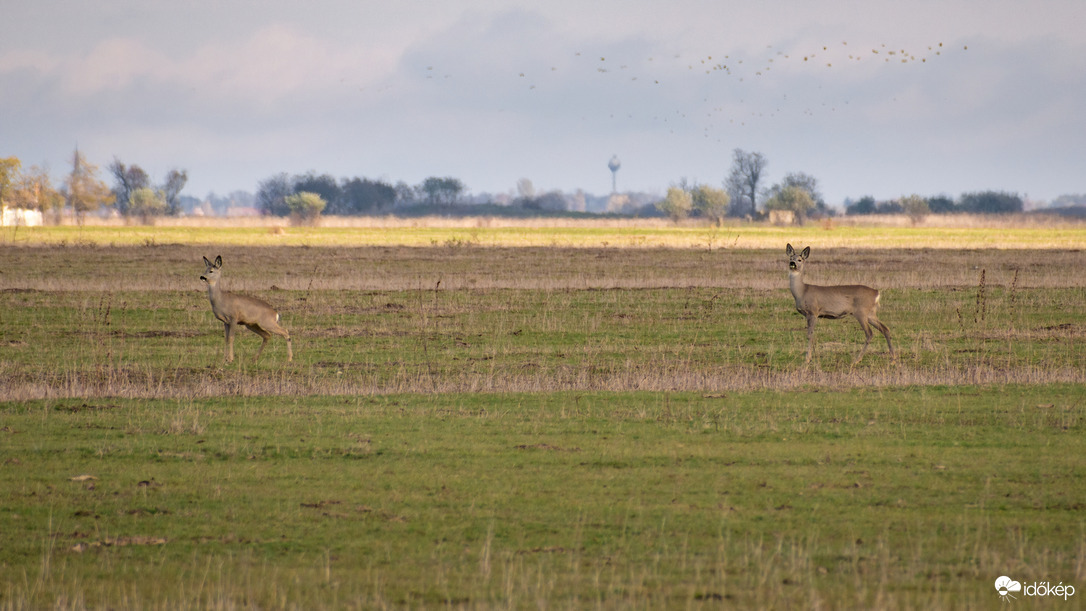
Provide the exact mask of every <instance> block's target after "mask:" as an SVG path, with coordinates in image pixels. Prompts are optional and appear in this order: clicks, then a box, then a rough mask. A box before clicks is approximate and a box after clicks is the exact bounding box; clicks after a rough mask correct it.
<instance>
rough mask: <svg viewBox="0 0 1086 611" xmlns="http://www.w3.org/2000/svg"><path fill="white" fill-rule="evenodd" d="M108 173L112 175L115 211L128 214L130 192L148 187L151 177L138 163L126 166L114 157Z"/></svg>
mask: <svg viewBox="0 0 1086 611" xmlns="http://www.w3.org/2000/svg"><path fill="white" fill-rule="evenodd" d="M109 173H110V174H112V175H113V183H114V186H113V196H114V198H115V204H116V206H117V212H120V213H121V214H122V215H124V216H128V207H129V205H130V203H131V201H132V194H133V193H135V192H136V191H139V190H140V189H146V188H148V187H150V186H151V177H150V176H148V175H147V172H144V171H143V168H141V167H139V166H138V165H136V164H132V165H130V166H126V165H125V164H124V163H123V162H122V161H121V160H120V159H117V158H116V157H114V158H113V163H111V164H109Z"/></svg>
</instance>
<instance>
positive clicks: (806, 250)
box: [800, 246, 811, 259]
mask: <svg viewBox="0 0 1086 611" xmlns="http://www.w3.org/2000/svg"><path fill="white" fill-rule="evenodd" d="M809 256H811V247H810V246H808V247H807V248H804V249H803V252H802V253H800V257H801V258H803V259H806V258H807V257H809Z"/></svg>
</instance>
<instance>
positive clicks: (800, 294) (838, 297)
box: [785, 244, 896, 365]
mask: <svg viewBox="0 0 1086 611" xmlns="http://www.w3.org/2000/svg"><path fill="white" fill-rule="evenodd" d="M785 252H786V253H788V287H789V288H790V289H792V296H793V297H795V298H796V309H797V310H799V313H800V314H803V315H804V316H806V317H807V363H808V364H810V362H811V354H812V353H813V352H814V328H815V322H816V321H817V320H818V319H819V318H841V317H842V316H848V315H849V314H852V315H853V316H855V317H856V320H858V321H860V327H861V328H862V329H863V330H864V335H865V336H867V341H865V342H864V347H863V349H862V350H860V355H859V356H857V357H856V360H854V361H852V364H853V365H855V364H856V363H859V362H860V359H862V358H863V357H864V353H866V352H867V346H868V344H870V343H871V335H872V331H871V327H875V328H876V329H878V330H879V331H881V332H882V334H883V335H884V336H885V337H886V346H887V347H888V348H890V358H891V359H893V358H896V357H895V356H894V345H893V343H891V342H890V329H887V328H886V325H884V324H882V323H881V322H879V319H878V318H876V317H875V311H876V310H878V308H879V292H878V291H876V290H875V289H873V288H871V287H869V286H863V285H859V284H849V285H842V286H816V285H814V284H807V283H805V282H804V281H803V262H804V261H806V260H807V257H808V256H810V254H811V247H810V246H808V247H807V248H804V249H803V252H802V253H797V252H796V251H795V250H794V249H793V248H792V245H791V244H789V245H788V248H787V249H786V250H785Z"/></svg>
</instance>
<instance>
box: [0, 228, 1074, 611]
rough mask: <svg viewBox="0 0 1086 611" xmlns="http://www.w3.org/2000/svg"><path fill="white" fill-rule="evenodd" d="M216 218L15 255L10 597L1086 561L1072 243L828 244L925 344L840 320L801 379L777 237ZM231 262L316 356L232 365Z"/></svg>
mask: <svg viewBox="0 0 1086 611" xmlns="http://www.w3.org/2000/svg"><path fill="white" fill-rule="evenodd" d="M24 229H25V228H24ZM112 231H116V230H112ZM133 231H137V230H133ZM262 231H264V232H265V233H264V234H262V235H267V236H273V234H267V233H266V230H262ZM291 231H294V230H293V229H290V230H288V232H291ZM306 231H314V232H315V234H314V235H318V236H320V235H323V234H327V236H329V237H328V239H329V240H341V239H344V238H341V237H338V235H337V231H333V230H324V229H321V230H306ZM803 231H807V230H803ZM167 233H168V232H167ZM161 235H166V234H161ZM216 235H217V236H218V237H219V238H221V239H225V240H226V241H225V242H223V243H214V244H205V243H203V242H194V243H188V242H185V241H184V240H185V239H187V238H178V240H177V241H178V242H179V243H178V244H174V245H169V244H167V239H166V238H163V239H162V240H157V241H156V242H155V243H154V244H142V245H138V246H103V245H95V244H89V243H83V242H76V241H72V242H69V243H68V244H67V245H65V246H52V247H47V246H42V245H41V244H37V245H22V244H21V243H18V244H11V243H7V244H0V380H3V384H0V498H3V502H2V503H0V609H8V608H42V607H57V608H83V607H92V608H104V607H110V608H170V609H174V608H221V609H229V608H285V607H290V608H367V609H368V608H382V607H396V608H403V607H408V608H419V607H458V608H460V607H463V608H493V607H508V608H525V607H545V608H583V607H600V608H615V609H617V608H623V609H625V608H631V607H633V608H690V607H700V606H703V605H713V606H720V605H721V604H723V605H725V606H728V607H737V608H782V607H822V608H910V609H911V608H947V609H949V608H970V607H974V608H977V607H981V608H991V607H993V606H995V605H996V604H998V596H997V595H996V594H995V590H994V588H993V587H992V584H993V582H994V580H995V579H996V577H999V576H1000V575H1010V576H1011V577H1013V578H1014V579H1016V580H1019V581H1021V582H1022V583H1023V584H1025V583H1032V582H1034V581H1049V582H1052V583H1053V584H1055V583H1058V582H1060V581H1062V582H1063V583H1064V584H1073V585H1075V587H1079V586H1080V585H1082V584H1083V581H1084V577H1086V519H1084V518H1083V517H1082V516H1083V512H1082V509H1083V507H1086V492H1084V489H1083V487H1082V486H1081V480H1082V477H1083V475H1086V473H1084V471H1086V458H1084V457H1086V453H1084V451H1083V450H1084V449H1086V448H1083V445H1084V443H1086V442H1084V441H1083V440H1084V439H1086V437H1084V436H1083V433H1084V430H1083V427H1084V419H1083V418H1084V416H1086V401H1084V399H1086V392H1083V388H1084V386H1083V384H1084V382H1086V370H1084V368H1083V363H1086V344H1084V342H1083V341H1082V337H1083V334H1082V332H1083V330H1084V329H1086V312H1084V311H1083V310H1082V307H1081V304H1082V303H1083V301H1084V298H1086V279H1084V277H1083V276H1082V275H1081V274H1075V273H1072V272H1070V271H1069V270H1075V269H1077V268H1078V267H1079V266H1080V265H1081V261H1080V259H1081V253H1080V252H1077V251H1075V250H1074V249H1033V250H1030V249H1022V250H970V249H954V250H947V249H902V248H897V247H895V248H890V249H882V248H879V247H878V246H881V245H882V244H883V243H882V242H879V241H877V240H874V238H873V237H872V236H868V239H870V240H872V244H874V245H875V246H876V247H875V248H871V247H857V248H852V247H849V248H831V247H824V246H823V247H817V248H814V249H813V250H814V252H813V254H812V258H811V264H810V265H811V267H810V270H809V274H810V277H809V281H812V282H817V283H821V284H834V283H845V282H863V283H867V284H871V285H874V286H876V287H878V288H880V289H883V296H882V302H881V303H882V308H881V310H880V318H881V319H882V320H883V321H885V322H886V323H887V324H888V325H889V327H890V329H891V331H892V332H893V334H894V341H895V347H896V348H897V349H898V352H899V359H898V360H897V361H896V362H895V361H892V360H890V359H889V355H888V354H887V352H886V346H885V343H884V342H883V341H882V339H881V337H880V336H876V337H875V338H874V339H873V342H872V350H871V351H869V353H868V355H867V356H866V357H865V359H864V360H863V361H862V362H861V363H860V364H859V365H858V366H856V367H854V368H850V367H849V362H850V361H851V358H852V356H853V355H854V354H855V353H856V351H857V350H858V349H859V347H860V345H861V341H862V334H861V333H860V331H859V328H858V325H856V323H855V321H851V320H844V321H821V322H820V323H819V327H818V344H817V352H816V357H815V362H814V363H813V365H812V366H811V367H810V368H804V367H803V359H804V351H805V349H806V334H805V331H804V321H803V318H802V317H801V316H800V315H799V314H797V313H796V312H795V311H794V304H793V302H792V298H791V295H790V294H789V293H788V290H787V287H786V282H787V280H786V277H787V272H786V269H785V265H786V258H785V257H784V254H783V248H777V247H773V248H772V249H768V250H760V249H743V248H727V249H724V250H721V249H719V248H715V247H714V249H713V250H709V249H708V248H704V247H701V246H696V247H690V248H655V247H653V248H615V247H612V246H610V245H609V246H606V247H604V246H599V247H591V248H589V247H582V246H576V247H570V248H564V247H554V246H542V247H511V246H501V247H499V246H493V247H478V246H476V245H475V242H471V241H470V240H469V241H468V242H463V243H457V242H454V243H449V244H445V243H439V244H438V245H437V246H427V245H423V246H413V247H405V246H383V245H379V246H363V247H360V246H342V245H340V246H329V247H323V246H315V245H309V246H297V247H282V246H278V247H270V246H255V245H247V243H245V242H244V239H243V238H240V237H236V236H234V234H232V233H230V232H228V231H225V232H224V233H220V234H216ZM239 235H240V234H239ZM288 235H289V234H288ZM344 235H351V234H350V233H349V232H347V233H345V234H344ZM354 235H355V236H356V237H357V236H358V235H359V234H354ZM19 236H20V239H21V238H22V237H23V236H24V233H23V229H21V230H20V232H19ZM653 236H656V237H648V238H646V241H651V240H655V239H657V238H658V237H659V234H653ZM273 237H274V236H273ZM235 238H236V239H237V240H238V242H231V241H230V240H234V239H235ZM262 239H263V238H262ZM533 239H536V238H533ZM660 239H664V238H660ZM666 239H668V240H670V239H671V238H666ZM803 239H806V238H805V237H804V236H803V235H800V238H799V239H796V240H794V241H793V243H796V242H801V240H803ZM172 240H173V238H169V241H172ZM479 241H482V239H480V240H479ZM107 243H108V242H107ZM137 243H138V244H141V243H139V242H137ZM215 254H222V255H223V257H224V260H225V262H226V263H225V266H224V274H225V276H226V277H225V279H224V282H225V283H226V284H227V287H226V288H227V289H228V290H230V289H236V290H241V291H243V292H246V293H250V294H254V295H258V296H260V297H262V298H264V299H267V300H268V301H270V302H272V303H273V304H274V305H276V306H277V307H278V308H279V310H280V312H281V313H282V319H283V322H284V324H285V326H286V327H287V328H288V329H289V330H290V331H291V333H292V335H293V336H294V348H295V361H294V362H293V363H290V364H286V363H284V362H283V361H284V358H285V347H284V345H283V343H282V342H281V341H279V340H278V339H274V340H273V341H272V343H271V344H270V345H269V347H268V349H267V350H265V353H264V358H263V359H262V360H261V362H260V363H257V364H255V365H254V364H252V363H250V362H249V361H248V360H247V359H249V358H250V357H251V355H252V354H254V353H255V350H256V347H257V345H258V342H259V339H258V338H257V337H256V336H255V335H253V334H251V333H249V332H248V331H242V334H241V335H240V336H239V338H238V339H237V342H236V345H235V352H236V354H237V357H238V360H237V361H236V362H235V363H234V364H232V365H229V366H224V365H223V364H222V350H223V338H222V327H221V325H220V324H219V323H218V322H217V321H215V320H214V318H213V316H212V314H211V312H210V307H209V305H208V303H207V298H206V294H205V293H204V292H203V291H202V290H201V285H200V283H199V281H198V279H197V277H198V276H199V274H200V273H201V272H202V271H203V265H202V263H201V259H200V257H201V256H203V255H208V256H213V255H215ZM82 475H87V476H92V477H93V478H94V479H90V478H87V479H83V480H73V479H72V478H77V477H78V476H82ZM1081 600H1082V599H1081V597H1080V596H1078V595H1076V596H1075V597H1074V598H1072V599H1071V600H1069V601H1066V602H1064V601H1061V602H1059V603H1053V604H1058V605H1060V606H1061V608H1064V607H1066V608H1080V607H1081V606H1082V603H1081V602H1079V601H1081ZM1023 602H1025V601H1022V600H1019V601H1016V604H1020V603H1023ZM1046 602H1047V601H1046Z"/></svg>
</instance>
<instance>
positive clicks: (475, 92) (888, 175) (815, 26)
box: [0, 0, 1086, 205]
mask: <svg viewBox="0 0 1086 611" xmlns="http://www.w3.org/2000/svg"><path fill="white" fill-rule="evenodd" d="M0 15H2V17H0V157H8V156H16V157H18V158H19V159H20V160H21V161H22V163H23V166H24V167H29V166H31V165H39V166H42V167H45V168H47V169H48V170H49V171H50V173H51V174H52V176H53V177H54V179H55V180H56V181H57V182H58V183H59V182H60V181H62V180H63V177H64V175H65V174H66V173H67V172H68V171H69V170H70V158H71V154H72V151H73V150H74V149H75V148H76V147H78V148H79V150H80V151H82V152H83V153H84V154H85V155H86V157H87V159H88V161H90V162H91V163H94V164H97V165H98V166H99V167H100V168H101V171H102V172H101V177H102V178H103V179H104V180H105V181H106V182H107V183H111V179H110V177H109V176H108V175H107V174H108V173H107V171H106V168H107V167H108V165H109V164H110V163H111V162H112V161H113V160H114V159H119V160H120V161H122V162H124V163H126V164H136V165H139V166H140V167H142V168H143V169H144V170H146V171H147V172H148V173H149V174H150V175H151V177H152V179H154V180H155V181H158V182H161V181H163V180H164V179H165V176H166V173H167V172H168V171H169V170H171V169H175V168H176V169H183V170H185V171H186V172H187V173H188V176H189V180H188V184H187V186H186V188H185V190H184V193H185V194H187V195H192V196H194V197H203V196H205V195H207V194H208V193H209V192H215V193H217V194H220V195H223V194H226V193H229V192H231V191H235V190H244V191H250V192H253V191H256V189H257V186H258V184H259V182H260V181H262V180H264V179H266V178H269V177H271V176H273V175H275V174H278V173H280V172H286V173H288V174H300V173H304V172H309V171H314V172H316V173H318V174H331V175H332V176H335V177H337V178H350V177H356V176H357V177H365V178H370V179H379V180H384V181H387V182H390V183H396V182H399V181H403V182H406V183H408V184H412V185H414V184H418V183H420V182H422V181H423V180H424V179H425V178H427V177H430V176H440V177H444V176H450V177H454V178H459V179H460V180H461V181H462V182H463V183H464V184H465V186H466V187H467V189H468V190H469V191H471V192H473V193H480V192H490V193H505V192H511V191H513V190H515V188H516V185H517V182H518V181H519V180H521V179H524V178H527V179H528V180H530V181H531V182H532V184H533V185H534V187H535V189H536V191H537V192H542V191H547V190H562V191H566V192H573V191H576V190H578V189H583V190H584V191H585V192H587V193H589V194H600V195H603V194H607V193H609V192H610V190H611V172H610V170H609V169H608V167H607V164H608V162H609V161H610V159H611V158H612V156H617V157H618V158H619V160H620V161H621V164H622V165H621V168H620V169H619V171H618V174H617V185H618V189H619V191H644V192H656V193H660V194H663V193H664V192H665V191H666V189H667V188H668V187H669V186H671V185H675V184H678V183H680V182H682V181H685V182H686V183H687V184H692V183H698V184H707V185H710V186H718V187H719V186H722V184H723V181H724V180H725V178H726V176H727V174H728V171H729V169H730V166H731V162H732V156H733V151H734V150H735V149H742V150H744V151H748V152H759V153H762V155H764V157H765V158H766V159H767V161H768V165H767V168H766V170H767V171H766V176H765V180H766V186H769V185H771V184H773V183H776V182H778V181H780V180H782V179H783V178H784V176H785V175H786V174H787V173H791V172H803V173H806V174H809V175H811V176H813V177H815V178H816V179H817V180H818V182H819V185H820V187H821V190H822V194H823V196H824V197H825V200H826V201H827V202H828V203H829V204H831V205H840V204H841V203H842V202H843V201H844V200H845V198H852V199H857V198H859V197H862V196H867V195H870V196H873V197H875V198H876V199H880V200H881V199H892V198H896V197H900V196H902V195H908V194H913V193H917V194H920V195H925V196H931V195H949V196H951V197H957V196H959V195H960V194H962V193H966V192H974V191H982V190H996V191H1008V192H1013V193H1018V194H1020V195H1022V196H1023V197H1027V198H1029V199H1031V200H1040V201H1049V200H1051V199H1053V198H1055V197H1057V196H1059V195H1061V194H1068V193H1084V192H1086V171H1084V170H1086V112H1083V108H1084V103H1086V102H1084V100H1086V37H1084V36H1082V31H1083V29H1084V27H1086V2H1082V1H1081V0H1029V1H1024V0H1023V1H1008V0H932V1H928V0H917V1H909V0H895V1H886V0H861V1H853V0H833V1H825V0H796V1H787V0H778V1H772V0H770V1H766V2H750V1H749V0H745V1H742V2H738V1H731V0H705V1H702V0H669V1H668V2H662V1H660V0H656V1H645V0H617V1H600V2H597V1H593V0H544V1H540V0H533V1H531V2H520V1H517V0H466V1H460V2H457V1H455V0H399V1H397V2H387V1H386V2H372V1H368V0H307V1H300V0H295V1H283V0H244V1H222V0H186V1H185V2H166V1H160V0H97V1H96V2H82V1H77V0H34V1H33V2H29V1H25V0H0Z"/></svg>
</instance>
